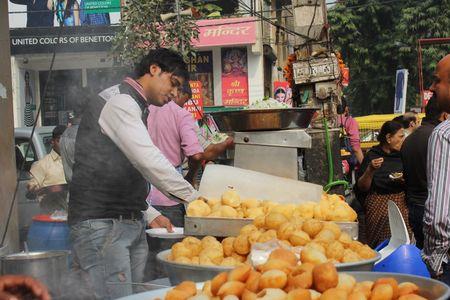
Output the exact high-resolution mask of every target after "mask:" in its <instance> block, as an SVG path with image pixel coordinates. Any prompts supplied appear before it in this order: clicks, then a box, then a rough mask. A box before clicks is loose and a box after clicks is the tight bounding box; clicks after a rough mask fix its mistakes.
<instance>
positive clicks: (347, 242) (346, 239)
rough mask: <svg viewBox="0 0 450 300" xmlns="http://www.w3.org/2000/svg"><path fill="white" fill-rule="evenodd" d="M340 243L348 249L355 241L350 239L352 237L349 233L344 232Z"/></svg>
mask: <svg viewBox="0 0 450 300" xmlns="http://www.w3.org/2000/svg"><path fill="white" fill-rule="evenodd" d="M338 240H339V242H341V243H342V245H343V246H344V247H346V248H347V247H348V246H349V245H350V244H351V243H352V242H353V239H352V238H351V237H350V235H349V234H348V233H346V232H342V233H341V236H340V237H339V239H338Z"/></svg>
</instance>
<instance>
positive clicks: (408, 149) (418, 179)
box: [401, 95, 447, 249]
mask: <svg viewBox="0 0 450 300" xmlns="http://www.w3.org/2000/svg"><path fill="white" fill-rule="evenodd" d="M446 118H447V114H446V113H445V112H443V111H442V110H441V109H440V108H439V107H438V105H437V100H436V97H435V96H434V95H433V97H432V98H431V99H430V101H428V104H427V106H426V107H425V118H424V119H423V120H422V124H421V125H420V126H419V128H417V129H416V130H415V131H414V132H413V133H411V134H410V135H409V136H408V137H407V138H406V139H405V141H404V142H403V145H402V148H401V157H402V162H403V178H404V179H405V187H406V189H405V191H406V203H407V204H408V210H409V222H410V223H411V227H412V230H413V232H414V236H415V238H416V245H417V247H418V248H419V249H422V248H423V214H424V208H425V201H426V200H427V197H428V182H427V152H428V139H429V137H430V135H431V132H433V129H434V128H435V127H436V126H437V125H439V124H440V123H441V122H442V121H444V120H445V119H446Z"/></svg>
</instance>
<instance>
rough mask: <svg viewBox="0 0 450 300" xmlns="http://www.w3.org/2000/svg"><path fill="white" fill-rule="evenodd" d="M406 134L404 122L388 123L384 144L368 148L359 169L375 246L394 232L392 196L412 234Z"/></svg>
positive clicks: (371, 241) (369, 236)
mask: <svg viewBox="0 0 450 300" xmlns="http://www.w3.org/2000/svg"><path fill="white" fill-rule="evenodd" d="M404 137H405V134H404V131H403V127H402V125H401V124H400V123H398V122H395V121H388V122H386V123H384V124H383V126H382V127H381V130H380V133H379V134H378V141H379V142H380V144H379V145H377V146H374V147H372V149H370V150H369V151H368V152H367V154H366V156H365V157H364V160H363V162H362V165H361V169H360V170H359V178H358V183H357V189H358V190H359V191H360V192H363V193H367V196H366V199H365V201H364V208H365V214H366V235H367V236H366V238H367V242H368V244H369V245H370V246H371V247H372V248H375V247H376V246H378V245H379V244H380V243H382V242H383V241H384V240H386V239H389V238H390V236H391V231H390V228H389V217H388V205H387V203H388V201H389V200H391V201H393V202H394V203H395V204H397V206H398V208H399V209H400V212H401V213H402V216H403V219H404V220H405V223H406V226H407V228H408V232H409V234H410V237H411V238H412V231H411V228H410V226H409V221H408V208H407V206H406V199H405V193H404V181H403V178H402V172H403V165H402V159H401V157H400V148H401V146H402V143H403V140H404Z"/></svg>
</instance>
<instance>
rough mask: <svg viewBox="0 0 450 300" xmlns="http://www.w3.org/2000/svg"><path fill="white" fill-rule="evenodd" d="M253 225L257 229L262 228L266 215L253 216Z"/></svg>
mask: <svg viewBox="0 0 450 300" xmlns="http://www.w3.org/2000/svg"><path fill="white" fill-rule="evenodd" d="M253 225H255V226H256V227H257V228H259V229H261V228H264V226H265V225H266V216H265V215H264V214H262V215H259V216H257V217H256V218H254V220H253Z"/></svg>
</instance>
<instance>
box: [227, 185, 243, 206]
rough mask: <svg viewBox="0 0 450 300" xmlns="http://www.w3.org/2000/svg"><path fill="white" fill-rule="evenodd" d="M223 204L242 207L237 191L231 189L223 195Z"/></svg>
mask: <svg viewBox="0 0 450 300" xmlns="http://www.w3.org/2000/svg"><path fill="white" fill-rule="evenodd" d="M222 204H223V205H228V206H231V207H239V206H240V205H241V197H240V196H239V194H238V193H237V192H236V190H235V189H233V188H229V189H228V190H226V191H225V192H224V193H223V194H222Z"/></svg>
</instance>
